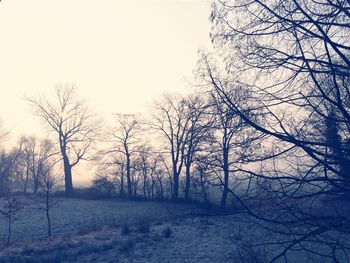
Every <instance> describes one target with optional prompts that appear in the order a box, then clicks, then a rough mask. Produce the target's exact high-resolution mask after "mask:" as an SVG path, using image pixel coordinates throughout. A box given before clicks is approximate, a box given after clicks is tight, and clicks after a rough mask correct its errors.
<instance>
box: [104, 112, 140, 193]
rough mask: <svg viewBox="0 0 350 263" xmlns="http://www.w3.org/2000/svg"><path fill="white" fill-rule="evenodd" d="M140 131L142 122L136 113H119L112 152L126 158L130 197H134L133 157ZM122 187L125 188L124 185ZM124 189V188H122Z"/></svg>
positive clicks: (113, 136) (125, 164)
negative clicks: (140, 122)
mask: <svg viewBox="0 0 350 263" xmlns="http://www.w3.org/2000/svg"><path fill="white" fill-rule="evenodd" d="M139 133H140V124H139V120H138V118H137V116H136V115H134V114H117V115H116V126H115V127H114V128H113V132H112V139H111V142H112V143H113V146H112V147H113V148H112V149H111V150H109V151H108V152H110V153H116V154H121V155H122V157H123V159H124V166H125V170H126V181H127V192H128V197H129V198H132V196H133V191H132V178H131V176H132V175H131V173H132V158H133V157H134V156H135V154H136V153H137V152H138V148H139V144H138V140H137V136H138V135H139ZM121 189H124V188H123V186H122V188H121ZM121 191H124V190H121Z"/></svg>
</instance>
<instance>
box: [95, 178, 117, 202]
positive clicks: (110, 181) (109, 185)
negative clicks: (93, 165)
mask: <svg viewBox="0 0 350 263" xmlns="http://www.w3.org/2000/svg"><path fill="white" fill-rule="evenodd" d="M116 184H117V176H116V175H114V176H113V175H112V176H108V175H103V176H98V177H97V178H95V179H94V180H93V181H92V185H93V187H94V188H96V189H98V190H100V191H103V192H105V193H106V197H107V198H111V197H112V193H113V191H114V190H115V187H116Z"/></svg>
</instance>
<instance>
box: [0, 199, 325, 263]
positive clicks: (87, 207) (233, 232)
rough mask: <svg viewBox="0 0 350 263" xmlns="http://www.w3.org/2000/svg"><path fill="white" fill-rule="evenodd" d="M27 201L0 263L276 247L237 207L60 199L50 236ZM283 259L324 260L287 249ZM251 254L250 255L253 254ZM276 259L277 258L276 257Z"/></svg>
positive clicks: (240, 255) (232, 257) (241, 257)
mask: <svg viewBox="0 0 350 263" xmlns="http://www.w3.org/2000/svg"><path fill="white" fill-rule="evenodd" d="M19 200H20V201H21V202H22V203H27V205H26V206H25V207H24V208H23V209H22V210H21V211H20V214H19V219H18V220H17V221H16V222H15V223H14V224H13V239H12V243H11V245H10V246H8V247H5V246H4V243H5V237H6V227H7V225H6V221H5V220H4V219H3V218H2V220H1V224H0V231H1V232H0V234H1V235H2V237H3V242H2V248H1V250H0V263H1V262H6V263H11V262H13V263H22V262H23V263H35V262H36V263H39V262H40V263H41V262H53V263H56V262H57V263H59V262H106V263H113V262H125V263H126V262H145V263H146V262H147V263H148V262H156V263H158V262H159V263H163V262H201V263H203V262H208V263H209V262H238V263H239V262H243V263H251V262H259V263H260V262H263V263H264V262H268V260H267V259H268V257H270V256H271V255H274V254H276V252H278V250H280V249H281V248H282V247H276V246H270V247H269V248H266V247H253V246H252V244H253V243H256V242H257V241H258V242H270V241H273V240H276V238H278V236H277V235H275V234H273V235H271V233H269V231H268V230H266V229H265V230H264V229H261V228H259V226H257V224H254V223H253V222H251V221H249V220H248V218H247V217H246V215H245V214H236V215H230V216H228V215H226V216H204V215H201V216H199V215H198V213H204V214H205V213H206V211H203V210H201V209H199V208H197V207H195V206H194V205H185V204H171V203H165V202H164V203H157V202H145V201H123V200H83V199H61V200H60V202H59V205H58V206H57V207H55V208H54V209H53V210H52V230H53V231H52V232H53V236H52V237H51V238H47V222H46V218H45V214H44V213H43V212H39V211H36V210H33V209H32V208H31V205H30V202H29V200H28V199H26V198H24V197H21V198H19ZM293 254H294V255H292V257H289V261H288V262H295V263H304V262H305V263H306V262H317V263H323V262H331V261H327V260H321V259H319V258H318V259H316V260H315V258H313V259H312V258H307V257H306V256H305V254H303V253H301V252H299V251H295V252H294V253H293ZM257 260H258V261H257ZM277 262H280V261H277Z"/></svg>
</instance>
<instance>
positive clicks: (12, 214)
mask: <svg viewBox="0 0 350 263" xmlns="http://www.w3.org/2000/svg"><path fill="white" fill-rule="evenodd" d="M21 208H22V206H21V204H20V202H19V201H18V200H17V199H16V198H14V197H7V198H6V200H5V202H4V205H3V208H2V209H1V210H0V213H1V215H2V216H4V217H5V218H6V220H7V239H6V245H7V246H8V245H10V241H11V234H12V224H13V223H14V222H15V221H16V220H17V219H18V212H19V211H20V210H21Z"/></svg>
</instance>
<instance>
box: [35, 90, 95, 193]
mask: <svg viewBox="0 0 350 263" xmlns="http://www.w3.org/2000/svg"><path fill="white" fill-rule="evenodd" d="M28 101H29V102H30V104H31V105H32V106H33V110H34V113H35V115H37V116H38V117H40V118H41V119H42V120H43V121H44V122H45V124H46V125H47V126H48V127H49V129H50V131H51V132H53V133H54V134H55V136H56V140H57V143H58V145H59V149H60V152H61V156H62V161H63V167H64V175H65V179H64V181H65V190H66V194H67V195H71V194H72V193H73V181H72V168H73V167H75V166H76V165H77V164H78V163H79V162H80V161H81V160H84V159H86V157H87V153H88V150H89V149H90V148H91V145H92V144H93V142H94V141H95V138H96V134H97V132H96V131H97V129H98V127H99V122H98V121H97V119H96V115H94V114H92V113H91V110H90V109H89V108H88V106H87V105H86V103H84V102H83V101H81V100H79V99H78V98H77V95H76V89H75V88H74V87H73V86H69V85H66V86H59V87H58V88H56V90H55V93H54V97H53V98H52V99H48V98H46V97H43V98H39V99H28Z"/></svg>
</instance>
